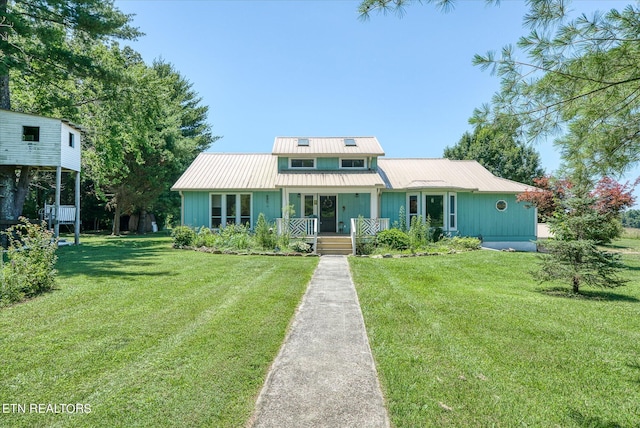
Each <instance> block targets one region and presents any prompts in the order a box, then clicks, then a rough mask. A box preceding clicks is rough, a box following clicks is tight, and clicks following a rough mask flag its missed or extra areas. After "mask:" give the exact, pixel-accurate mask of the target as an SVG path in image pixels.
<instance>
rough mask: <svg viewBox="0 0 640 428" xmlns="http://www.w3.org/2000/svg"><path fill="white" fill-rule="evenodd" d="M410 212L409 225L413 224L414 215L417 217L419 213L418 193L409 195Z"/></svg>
mask: <svg viewBox="0 0 640 428" xmlns="http://www.w3.org/2000/svg"><path fill="white" fill-rule="evenodd" d="M408 205H409V212H408V213H407V214H408V216H409V222H408V223H409V224H407V226H411V220H413V218H414V217H417V216H418V214H419V211H418V195H409V204H408Z"/></svg>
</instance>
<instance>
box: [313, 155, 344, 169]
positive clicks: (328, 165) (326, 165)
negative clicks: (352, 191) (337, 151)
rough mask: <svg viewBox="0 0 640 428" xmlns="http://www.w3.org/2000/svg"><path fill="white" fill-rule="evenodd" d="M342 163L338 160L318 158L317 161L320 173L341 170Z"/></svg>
mask: <svg viewBox="0 0 640 428" xmlns="http://www.w3.org/2000/svg"><path fill="white" fill-rule="evenodd" d="M339 166H340V161H339V160H338V158H318V159H316V168H317V169H318V170H320V171H335V170H337V169H338V168H339Z"/></svg>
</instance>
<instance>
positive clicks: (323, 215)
mask: <svg viewBox="0 0 640 428" xmlns="http://www.w3.org/2000/svg"><path fill="white" fill-rule="evenodd" d="M323 232H324V233H327V232H329V233H335V232H336V196H335V195H331V196H320V233H323Z"/></svg>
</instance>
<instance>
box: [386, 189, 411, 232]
mask: <svg viewBox="0 0 640 428" xmlns="http://www.w3.org/2000/svg"><path fill="white" fill-rule="evenodd" d="M406 205H407V194H406V193H404V192H383V193H382V195H380V218H388V219H389V223H390V224H391V225H392V224H393V223H394V222H397V221H398V212H399V210H400V207H401V206H402V207H404V208H405V212H406V209H407V207H406Z"/></svg>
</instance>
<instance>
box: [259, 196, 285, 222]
mask: <svg viewBox="0 0 640 428" xmlns="http://www.w3.org/2000/svg"><path fill="white" fill-rule="evenodd" d="M280 195H281V192H278V191H275V192H253V222H254V224H253V225H254V226H255V222H256V221H257V220H258V215H260V213H262V214H264V215H265V217H266V219H267V221H268V222H270V223H273V222H274V221H276V219H277V218H279V217H281V213H282V197H281V196H280Z"/></svg>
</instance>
